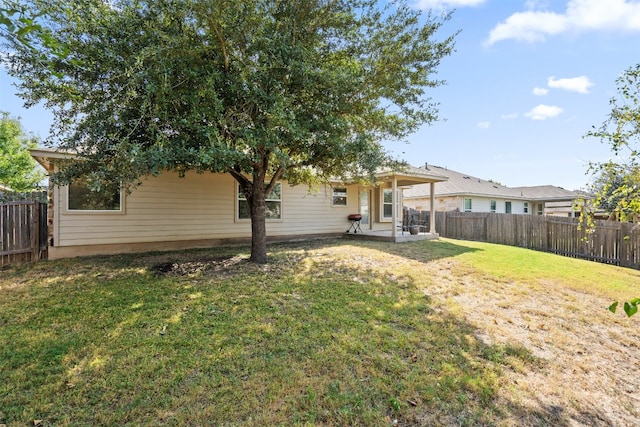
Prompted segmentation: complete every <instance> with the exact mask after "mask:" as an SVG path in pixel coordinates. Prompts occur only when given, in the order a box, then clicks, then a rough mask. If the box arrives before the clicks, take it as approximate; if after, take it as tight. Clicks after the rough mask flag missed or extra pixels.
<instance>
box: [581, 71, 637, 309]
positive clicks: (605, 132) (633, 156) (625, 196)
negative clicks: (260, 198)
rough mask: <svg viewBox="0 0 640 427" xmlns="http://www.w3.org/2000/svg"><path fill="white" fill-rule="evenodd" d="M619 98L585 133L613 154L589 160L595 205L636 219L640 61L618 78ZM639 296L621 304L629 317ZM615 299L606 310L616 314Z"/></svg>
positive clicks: (616, 305)
mask: <svg viewBox="0 0 640 427" xmlns="http://www.w3.org/2000/svg"><path fill="white" fill-rule="evenodd" d="M616 86H617V89H618V97H613V98H611V100H610V101H609V104H610V105H611V113H609V115H608V116H607V118H606V120H605V121H604V122H603V124H602V125H601V126H600V127H599V128H596V127H594V128H593V130H592V131H590V132H588V133H587V136H590V137H596V138H599V139H600V140H601V141H602V142H604V143H607V144H609V146H610V147H611V151H612V153H613V154H614V155H615V157H614V158H613V159H611V160H609V161H607V162H603V163H592V164H591V165H590V170H591V172H592V173H593V174H594V175H595V181H594V189H595V190H596V207H597V208H600V209H604V210H605V211H607V212H609V213H610V214H612V215H613V216H615V217H616V219H618V220H620V221H634V222H638V219H639V218H640V64H636V65H635V66H632V67H629V68H628V69H626V70H625V71H624V72H623V73H622V74H621V75H620V76H619V77H618V78H617V79H616ZM639 304H640V298H634V299H632V300H630V301H627V302H625V303H624V311H625V313H626V314H627V315H628V316H629V317H631V316H633V315H635V314H636V313H637V312H638V305H639ZM617 307H618V302H617V301H615V302H614V303H613V304H611V306H610V307H609V310H611V311H612V312H614V313H615V311H616V309H617Z"/></svg>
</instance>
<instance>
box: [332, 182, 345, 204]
mask: <svg viewBox="0 0 640 427" xmlns="http://www.w3.org/2000/svg"><path fill="white" fill-rule="evenodd" d="M333 206H347V189H346V188H344V187H334V188H333Z"/></svg>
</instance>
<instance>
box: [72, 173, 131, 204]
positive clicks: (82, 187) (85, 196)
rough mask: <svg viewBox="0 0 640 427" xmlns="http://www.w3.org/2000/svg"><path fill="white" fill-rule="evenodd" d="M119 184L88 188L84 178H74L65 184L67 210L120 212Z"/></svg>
mask: <svg viewBox="0 0 640 427" xmlns="http://www.w3.org/2000/svg"><path fill="white" fill-rule="evenodd" d="M123 204H124V203H123V197H122V191H120V185H118V184H112V185H106V186H101V187H100V188H97V189H96V188H90V186H89V184H88V182H87V180H86V179H84V178H76V179H74V180H73V181H72V182H71V183H70V184H69V185H68V186H67V210H68V211H70V212H122V211H123Z"/></svg>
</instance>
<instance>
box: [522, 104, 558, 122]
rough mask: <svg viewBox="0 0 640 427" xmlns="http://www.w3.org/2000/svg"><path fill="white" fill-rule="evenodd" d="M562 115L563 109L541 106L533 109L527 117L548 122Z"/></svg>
mask: <svg viewBox="0 0 640 427" xmlns="http://www.w3.org/2000/svg"><path fill="white" fill-rule="evenodd" d="M560 113H562V108H560V107H556V106H555V105H544V104H540V105H538V106H536V107H534V108H533V109H531V111H529V112H528V113H525V116H527V117H529V118H530V119H531V120H546V119H550V118H552V117H556V116H557V115H559V114H560Z"/></svg>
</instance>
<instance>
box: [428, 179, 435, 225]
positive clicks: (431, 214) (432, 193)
mask: <svg viewBox="0 0 640 427" xmlns="http://www.w3.org/2000/svg"><path fill="white" fill-rule="evenodd" d="M429 195H430V199H431V203H430V208H431V212H429V233H431V234H435V232H436V183H435V182H430V183H429Z"/></svg>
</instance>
